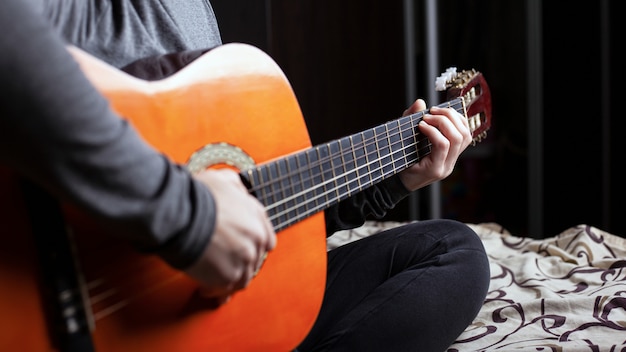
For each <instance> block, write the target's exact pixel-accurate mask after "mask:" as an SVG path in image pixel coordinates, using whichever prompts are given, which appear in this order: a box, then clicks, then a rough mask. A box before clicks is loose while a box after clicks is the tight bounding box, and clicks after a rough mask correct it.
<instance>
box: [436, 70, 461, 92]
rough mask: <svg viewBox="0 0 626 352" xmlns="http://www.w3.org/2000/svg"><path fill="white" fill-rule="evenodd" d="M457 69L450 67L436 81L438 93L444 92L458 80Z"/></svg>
mask: <svg viewBox="0 0 626 352" xmlns="http://www.w3.org/2000/svg"><path fill="white" fill-rule="evenodd" d="M456 76H457V72H456V67H449V68H447V69H446V71H445V72H443V73H442V74H441V75H439V77H437V79H435V89H436V90H437V91H444V90H446V88H447V87H448V85H449V84H450V83H452V81H453V80H454V79H455V78H456Z"/></svg>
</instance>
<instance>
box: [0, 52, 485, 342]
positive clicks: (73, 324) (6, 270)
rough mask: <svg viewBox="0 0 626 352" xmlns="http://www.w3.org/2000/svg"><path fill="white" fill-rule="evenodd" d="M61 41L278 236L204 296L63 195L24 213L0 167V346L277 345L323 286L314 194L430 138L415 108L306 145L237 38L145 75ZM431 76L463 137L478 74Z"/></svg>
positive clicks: (145, 131) (363, 180)
mask: <svg viewBox="0 0 626 352" xmlns="http://www.w3.org/2000/svg"><path fill="white" fill-rule="evenodd" d="M70 50H71V52H72V54H73V56H74V57H75V58H76V60H77V61H78V62H79V64H80V66H81V67H82V69H83V71H84V72H85V73H86V75H87V76H88V78H89V79H90V80H91V81H92V82H93V84H94V85H95V86H96V87H97V88H98V89H99V90H100V91H101V92H102V93H103V94H104V95H105V96H106V97H107V98H108V99H109V101H110V103H111V105H112V107H113V108H114V109H115V110H116V111H117V112H119V113H120V114H121V115H122V116H124V117H125V118H127V119H128V120H129V121H130V123H131V124H133V125H134V126H135V127H136V128H137V129H138V131H139V132H140V133H141V134H142V137H143V138H144V139H145V140H146V141H147V142H148V143H150V144H151V145H153V146H154V147H155V148H157V149H158V150H160V151H162V152H163V153H164V154H166V155H167V156H169V157H170V158H171V159H172V160H173V161H175V162H178V163H180V164H185V165H187V167H189V169H190V170H191V171H192V172H196V171H198V170H202V169H204V168H207V167H219V166H220V165H224V166H228V167H233V168H236V169H238V170H239V173H240V175H241V178H242V180H243V181H244V183H245V184H246V185H247V186H248V188H249V190H250V192H251V193H252V194H253V195H254V196H256V197H257V198H258V199H259V200H260V201H261V203H262V204H263V205H264V206H265V207H266V209H267V213H268V215H269V217H270V219H271V221H272V224H273V225H274V228H275V229H276V231H277V233H278V244H277V247H276V249H275V250H274V251H272V252H271V253H269V255H268V256H267V258H266V260H265V262H264V265H263V267H262V268H261V270H260V271H259V273H258V275H257V276H256V277H255V278H254V279H253V280H252V282H251V283H250V285H249V286H248V287H247V288H246V289H244V290H242V291H240V292H238V293H236V294H234V295H233V297H232V299H231V300H230V301H228V302H227V303H225V304H222V305H220V306H217V307H215V306H210V305H208V304H207V302H206V301H205V300H203V299H201V298H198V297H197V296H196V289H197V285H196V284H195V283H194V282H193V281H192V280H190V279H189V278H187V277H186V276H185V275H183V274H181V273H180V272H178V271H175V270H173V269H171V268H170V267H169V266H167V265H166V264H164V263H163V262H162V261H161V260H160V259H159V258H156V257H155V256H151V255H146V254H140V253H137V252H136V251H134V250H133V249H132V248H131V247H130V246H129V245H128V244H127V243H126V242H124V241H121V240H120V239H119V238H117V237H116V236H115V234H110V233H105V232H104V231H103V230H102V229H101V228H99V227H98V226H95V225H94V223H95V222H94V221H93V220H92V219H89V217H88V216H87V215H86V214H84V213H82V212H81V210H80V209H77V208H75V207H73V206H72V205H69V204H64V203H59V204H60V206H59V207H57V208H58V209H59V211H58V213H59V214H58V215H60V217H59V218H60V219H62V223H60V224H59V221H58V220H55V219H56V217H54V216H50V215H54V214H49V213H46V214H43V215H44V216H43V217H41V218H40V219H41V220H37V221H32V216H31V215H32V213H33V212H32V211H30V212H29V209H30V208H29V203H28V201H27V199H32V197H31V198H29V196H28V195H29V194H30V196H32V194H33V193H34V194H38V193H37V189H36V188H35V189H34V190H33V189H32V187H28V186H26V187H24V186H23V183H22V182H21V181H20V180H21V178H20V177H19V175H17V174H15V173H13V172H11V170H8V169H4V168H2V169H0V199H1V203H2V205H0V210H1V213H2V215H1V219H0V221H1V222H2V228H3V230H2V233H3V235H4V236H3V238H2V243H3V244H2V246H1V247H0V351H36V352H40V351H53V350H68V351H71V350H90V349H91V350H95V351H98V352H102V351H111V352H120V351H133V352H138V351H151V352H157V351H163V352H172V351H185V352H195V351H238V352H239V351H290V350H292V349H294V348H295V347H296V346H297V345H298V344H299V343H300V342H301V341H302V340H303V339H304V337H305V336H306V334H307V332H308V331H309V329H310V328H311V327H312V325H313V322H314V321H315V319H316V316H317V313H318V311H319V308H320V305H321V302H322V297H323V295H324V287H325V275H326V236H325V225H324V219H323V211H322V210H324V209H326V208H327V207H329V206H331V205H333V204H335V203H337V202H339V201H341V200H343V199H345V198H347V197H350V196H351V195H353V194H355V193H357V192H359V191H361V190H363V189H366V188H368V187H370V186H372V185H374V184H376V183H378V182H380V181H382V180H384V179H386V178H387V177H389V176H391V175H393V174H396V173H398V172H400V171H402V170H404V169H406V168H408V167H409V166H411V165H413V164H415V163H417V162H419V160H420V159H421V158H422V157H424V156H425V155H427V154H428V153H429V152H430V145H429V142H428V140H427V139H426V138H424V137H423V136H422V135H420V133H418V129H417V124H418V123H419V122H420V120H421V118H422V116H423V115H424V114H425V113H427V112H428V111H427V110H426V111H422V112H418V113H416V114H413V115H410V116H406V117H401V118H399V119H397V120H393V121H389V122H386V123H384V124H381V125H379V126H377V127H374V128H371V129H368V130H366V131H363V132H360V133H356V134H353V135H350V136H347V137H345V138H341V139H338V140H335V141H331V142H328V143H324V144H321V145H318V146H315V147H313V146H311V143H310V139H309V135H308V132H307V127H306V125H305V122H304V119H303V117H302V113H301V111H300V108H299V105H298V102H297V100H296V97H295V95H294V93H293V91H292V89H291V86H290V84H289V82H288V80H287V79H286V77H285V75H284V74H283V72H282V71H281V70H280V68H279V67H278V65H277V64H276V63H275V62H274V61H273V60H272V59H271V58H270V57H269V56H267V55H266V54H265V53H263V52H262V51H261V50H258V49H256V48H254V47H252V46H249V45H245V44H227V45H223V46H220V47H218V48H216V49H213V50H211V51H209V52H208V53H206V54H203V55H202V56H201V57H199V58H198V59H197V60H195V61H193V62H192V63H191V64H189V65H188V66H186V67H185V68H183V69H182V70H180V71H179V72H177V73H176V74H174V75H172V76H170V77H168V78H165V79H162V80H159V81H150V82H149V81H144V80H141V79H137V78H134V77H132V76H129V75H127V74H126V73H123V72H121V71H119V70H117V69H115V68H113V67H111V66H109V65H107V64H105V63H104V62H102V61H99V60H97V59H95V58H94V57H91V56H89V55H88V54H86V53H84V52H82V51H80V50H78V49H75V48H71V49H70ZM438 85H439V88H440V89H442V90H445V91H446V92H447V94H448V98H449V100H448V101H447V102H446V103H444V104H441V106H444V107H452V108H454V109H456V110H457V111H458V112H460V113H461V114H462V115H463V116H465V117H466V118H467V119H468V120H469V122H470V126H471V129H472V133H473V136H474V139H475V141H480V140H481V139H482V138H484V136H485V133H486V132H487V130H488V129H489V126H490V122H491V96H490V93H489V88H488V86H487V84H486V82H485V79H484V77H483V76H482V74H481V73H480V72H477V71H475V70H471V71H462V72H456V71H455V70H449V71H447V72H446V73H445V74H444V75H442V76H441V77H440V78H439V79H438ZM61 89H62V88H61ZM276 136H281V137H280V138H276ZM25 195H26V196H25ZM39 199H42V198H39ZM43 199H45V198H43ZM51 208H52V209H54V207H51ZM27 214H30V215H27ZM40 215H41V214H40ZM59 225H60V226H59ZM55 228H60V229H63V231H61V232H63V233H61V234H60V235H59V236H57V237H58V238H60V240H53V238H54V237H55V236H53V235H52V232H55V230H54V229H55ZM37 231H42V232H43V233H44V236H42V237H43V238H44V239H43V241H42V240H41V239H40V240H35V238H36V236H34V235H33V233H35V232H37ZM47 232H50V233H47ZM56 232H58V231H56Z"/></svg>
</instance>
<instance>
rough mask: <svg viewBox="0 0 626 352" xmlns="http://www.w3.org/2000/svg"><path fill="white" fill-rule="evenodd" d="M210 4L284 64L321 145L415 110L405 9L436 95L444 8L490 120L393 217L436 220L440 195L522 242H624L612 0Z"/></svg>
mask: <svg viewBox="0 0 626 352" xmlns="http://www.w3.org/2000/svg"><path fill="white" fill-rule="evenodd" d="M212 3H213V6H214V9H215V11H216V13H217V16H218V20H219V23H220V28H221V31H222V36H223V40H224V42H246V43H250V44H253V45H255V46H257V47H259V48H261V49H263V50H264V51H266V52H267V53H268V54H270V55H271V56H272V57H273V58H274V60H275V61H276V62H277V63H278V64H279V65H280V66H281V68H282V70H283V71H284V72H285V74H286V75H287V77H288V78H289V80H290V82H291V84H292V86H293V89H294V91H295V93H296V96H297V97H298V101H299V102H300V106H301V108H302V111H303V114H304V116H305V119H306V121H307V125H308V127H309V131H310V134H311V139H312V142H313V143H314V144H317V143H321V142H325V141H328V140H331V139H334V138H339V137H343V136H346V135H348V134H351V133H354V132H359V131H362V130H364V129H367V128H370V127H373V126H375V125H378V124H380V123H383V122H386V121H388V120H390V119H394V118H397V117H399V116H400V114H401V113H402V111H403V110H404V109H405V108H406V107H407V94H406V88H405V87H406V79H407V74H406V72H407V71H406V69H405V63H406V59H405V48H406V45H405V24H406V22H405V18H406V16H405V15H406V13H405V12H406V9H407V8H412V11H411V12H413V13H412V15H413V18H414V21H411V23H410V24H409V28H411V29H412V30H413V33H414V40H413V41H414V43H413V44H414V46H415V55H414V57H413V58H412V60H414V63H415V64H416V68H417V69H416V72H415V76H416V77H415V78H416V79H417V82H418V85H417V96H416V97H415V98H417V97H426V92H427V89H428V88H427V85H432V84H433V82H434V78H435V77H425V75H426V74H425V72H426V71H425V66H426V57H427V55H428V50H429V49H428V46H427V41H426V36H427V35H428V34H429V33H428V31H427V29H426V27H425V24H426V18H427V17H426V16H427V15H426V13H431V12H428V11H427V10H428V8H429V7H428V6H431V5H432V4H433V3H436V5H435V6H436V9H437V12H436V13H435V16H434V19H435V20H436V23H437V24H438V25H437V37H438V41H437V49H438V58H439V63H438V67H439V68H440V69H441V71H443V70H444V69H445V68H447V67H449V66H456V67H458V68H459V69H471V68H474V69H477V70H478V71H480V72H481V73H482V74H483V75H484V76H485V78H486V79H487V82H488V84H489V86H490V89H491V94H492V108H493V121H492V126H491V129H490V131H489V134H488V138H487V139H486V140H485V141H483V142H481V143H480V144H478V145H477V146H475V147H470V149H468V150H467V151H466V152H465V153H464V154H463V155H462V158H461V160H460V161H459V164H458V166H457V168H456V169H455V171H454V173H453V174H452V175H451V176H450V177H449V178H448V179H446V180H444V181H442V182H440V183H439V187H440V191H438V192H437V193H433V192H429V190H424V191H419V192H416V195H415V196H414V197H413V198H412V199H408V200H406V201H404V202H403V203H402V204H400V205H399V206H398V207H397V208H396V209H395V210H394V211H393V212H391V213H390V214H389V215H388V217H387V219H389V220H407V219H412V218H416V217H417V218H425V217H428V214H429V206H430V204H431V198H432V197H433V194H434V196H436V197H439V199H438V200H439V201H440V204H441V216H442V217H446V218H453V219H457V220H460V221H464V222H471V223H480V222H497V223H499V224H501V225H503V226H504V227H505V228H507V229H508V230H509V231H511V232H512V233H513V234H515V235H520V236H522V235H527V236H531V237H538V238H540V237H547V236H552V235H556V234H558V233H560V232H561V231H563V230H565V229H567V228H568V227H570V226H575V225H578V224H588V225H593V226H596V227H599V228H601V229H603V230H606V231H608V232H611V233H614V234H617V235H619V236H622V237H626V225H625V224H626V221H624V220H623V219H622V218H621V217H620V215H621V212H620V205H621V200H622V197H623V196H624V186H623V180H624V171H623V170H621V169H622V168H618V165H619V164H618V161H619V160H622V159H623V158H624V149H625V148H624V146H623V145H622V144H621V143H620V140H621V138H620V137H621V136H620V135H621V131H620V130H619V129H618V119H620V118H622V117H623V116H622V115H623V114H622V112H621V111H620V110H618V109H617V102H618V99H620V98H622V97H623V93H624V88H623V85H624V78H625V75H624V68H623V65H622V63H623V61H624V60H623V59H624V54H618V51H623V50H617V49H618V43H619V42H618V41H623V34H624V30H622V29H618V28H619V27H621V23H620V22H619V20H620V19H619V18H618V16H620V12H619V11H618V9H617V1H616V0H614V1H610V0H600V1H569V2H567V3H563V2H555V1H544V2H542V1H538V0H534V1H533V0H527V1H501V0H491V1H484V0H483V1H478V0H476V1H469V0H468V1H461V0H456V1H453V0H439V1H433V2H427V1H413V2H412V3H411V6H410V7H407V2H403V1H400V0H385V1H383V0H360V1H349V0H342V1H337V0H334V1H330V0H265V1H261V0H213V1H212ZM431 19H432V18H431ZM433 103H435V102H433ZM620 126H621V124H620ZM618 169H620V170H618ZM410 202H413V203H411V204H412V205H411V204H409V203H410ZM415 204H417V207H416V206H415Z"/></svg>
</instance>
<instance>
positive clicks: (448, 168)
mask: <svg viewBox="0 0 626 352" xmlns="http://www.w3.org/2000/svg"><path fill="white" fill-rule="evenodd" d="M425 109H426V103H425V102H424V100H422V99H418V100H416V101H415V102H414V103H413V104H412V105H411V106H410V107H409V108H408V109H406V110H405V111H404V114H403V116H407V115H410V114H414V113H416V112H418V111H422V110H425ZM418 128H419V132H420V133H422V134H423V135H424V136H425V137H426V138H428V139H429V140H430V143H431V144H432V146H431V148H432V149H431V152H430V154H428V155H426V156H425V157H423V158H422V159H421V160H420V161H419V162H418V163H417V164H415V165H413V166H411V167H410V168H408V169H406V170H404V171H403V172H401V173H400V175H399V176H400V179H401V180H402V183H403V184H404V186H405V187H406V188H407V189H408V190H410V191H414V190H417V189H419V188H422V187H425V186H427V185H429V184H431V183H433V182H436V181H439V180H442V179H444V178H446V177H448V176H449V175H450V174H451V173H452V171H453V170H454V166H455V164H456V162H457V160H458V158H459V155H460V154H461V153H462V152H463V151H464V150H465V148H467V147H468V146H469V145H470V144H471V142H472V134H471V132H470V130H469V125H468V122H467V119H466V118H465V117H463V115H461V114H459V113H458V112H457V111H456V110H454V109H452V108H438V107H432V108H430V113H429V114H425V115H424V116H423V119H422V121H421V122H420V123H419V124H418Z"/></svg>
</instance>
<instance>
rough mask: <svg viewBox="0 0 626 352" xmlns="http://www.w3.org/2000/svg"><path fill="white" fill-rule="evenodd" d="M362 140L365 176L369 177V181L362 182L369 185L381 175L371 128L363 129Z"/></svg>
mask: <svg viewBox="0 0 626 352" xmlns="http://www.w3.org/2000/svg"><path fill="white" fill-rule="evenodd" d="M363 140H364V141H365V162H366V164H367V173H368V175H367V177H368V179H369V181H367V182H363V183H365V184H367V185H368V186H370V185H372V184H373V183H374V182H375V181H377V180H379V179H380V175H381V170H380V161H379V158H378V147H377V145H376V136H375V131H374V130H373V129H371V130H367V131H364V132H363Z"/></svg>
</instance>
